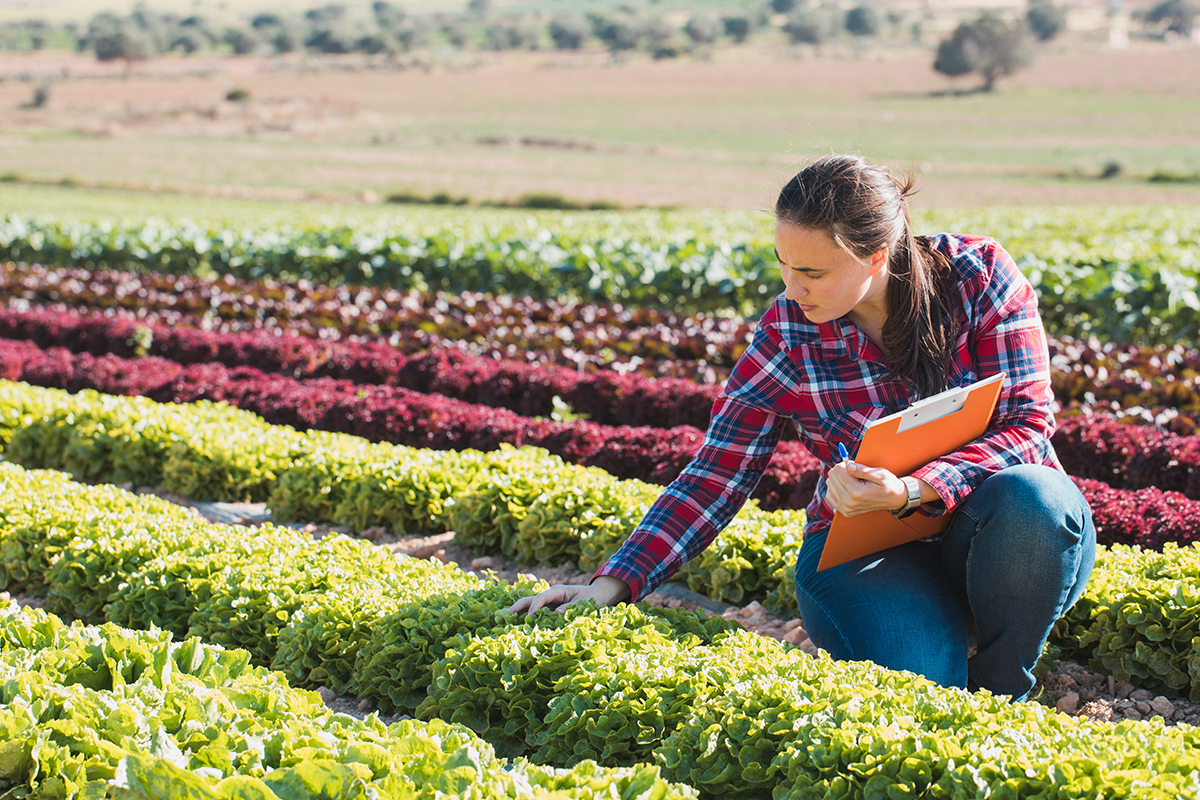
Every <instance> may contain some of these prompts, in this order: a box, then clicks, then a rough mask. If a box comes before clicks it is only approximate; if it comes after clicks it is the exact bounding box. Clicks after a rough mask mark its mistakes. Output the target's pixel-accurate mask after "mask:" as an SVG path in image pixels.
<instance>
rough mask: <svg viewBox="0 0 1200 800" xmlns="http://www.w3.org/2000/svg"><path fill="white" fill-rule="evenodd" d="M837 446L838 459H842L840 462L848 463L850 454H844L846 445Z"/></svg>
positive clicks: (839, 444)
mask: <svg viewBox="0 0 1200 800" xmlns="http://www.w3.org/2000/svg"><path fill="white" fill-rule="evenodd" d="M837 445H838V458H840V459H842V461H849V460H850V454H849V453H847V452H846V445H844V444H842V443H841V442H838V443H837Z"/></svg>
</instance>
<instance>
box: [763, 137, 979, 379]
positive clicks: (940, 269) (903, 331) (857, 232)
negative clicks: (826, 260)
mask: <svg viewBox="0 0 1200 800" xmlns="http://www.w3.org/2000/svg"><path fill="white" fill-rule="evenodd" d="M913 192H914V188H913V179H912V176H911V175H909V176H906V177H905V178H904V179H903V180H898V179H896V178H894V177H893V176H892V175H891V173H889V172H888V170H887V168H886V167H881V166H877V165H875V164H872V163H870V162H869V161H867V160H866V159H864V158H860V157H858V156H847V155H831V156H825V157H823V158H820V159H817V160H816V161H814V162H812V163H811V164H809V165H808V166H807V167H805V168H804V169H803V170H801V172H800V174H798V175H796V177H794V178H792V179H791V181H789V182H788V184H787V186H785V187H783V191H781V192H780V193H779V199H778V200H777V201H776V203H775V218H776V219H777V220H779V221H781V222H788V223H791V224H793V225H798V226H799V227H802V228H811V229H815V230H821V231H825V232H826V233H828V234H829V235H830V237H832V238H833V240H834V241H835V242H836V243H837V244H838V246H839V247H842V248H843V249H845V250H847V251H848V252H850V253H852V254H854V255H856V256H858V257H859V258H863V259H866V258H870V257H871V255H873V254H874V253H877V252H879V251H880V250H882V249H884V248H887V249H888V270H889V272H890V273H891V275H890V277H889V279H888V289H887V308H888V316H887V321H886V322H885V323H884V326H883V342H882V343H881V344H882V347H883V353H884V358H885V359H886V361H887V364H888V367H889V369H890V370H891V375H890V376H889V377H893V378H894V377H901V378H903V379H904V380H905V381H906V382H907V383H908V384H909V387H910V389H912V390H913V391H914V392H915V393H916V395H917V396H918V397H928V396H929V395H931V394H936V393H937V392H940V391H942V390H943V389H946V388H947V383H948V380H949V376H948V372H949V370H950V363H951V356H952V354H953V351H954V343H955V340H956V339H957V338H958V331H959V324H960V323H959V317H958V291H957V288H956V283H955V279H954V272H953V268H952V267H951V266H950V260H949V259H948V258H947V257H946V256H945V254H943V253H941V252H940V251H938V250H936V249H934V247H933V245H932V242H931V241H930V239H929V238H928V237H926V236H913V233H912V225H911V223H910V221H909V216H908V202H907V198H908V197H909V196H910V195H912V194H913Z"/></svg>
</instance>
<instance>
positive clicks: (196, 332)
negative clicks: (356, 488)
mask: <svg viewBox="0 0 1200 800" xmlns="http://www.w3.org/2000/svg"><path fill="white" fill-rule="evenodd" d="M0 337H4V338H8V339H14V340H28V341H32V342H34V343H36V344H37V345H38V346H39V347H41V348H49V347H66V348H68V349H69V350H71V351H72V352H74V353H81V352H87V353H91V354H92V355H102V354H113V355H117V356H121V357H124V358H128V357H131V356H135V355H153V356H160V357H162V358H166V359H168V360H171V361H175V362H177V363H180V364H205V363H219V364H222V365H224V366H226V367H241V366H250V367H254V368H256V369H260V370H263V371H264V372H270V373H279V374H282V375H288V376H291V377H297V378H301V377H302V378H320V377H329V378H338V379H343V380H350V381H354V382H355V383H363V384H379V385H389V386H399V387H401V388H405V389H412V390H414V391H418V392H422V393H427V394H430V393H431V394H440V395H444V396H447V397H452V398H454V399H457V400H463V401H466V402H469V403H480V404H482V405H487V406H493V407H497V408H507V409H509V410H510V411H514V412H516V413H518V414H522V415H524V416H553V415H554V414H555V413H556V405H555V403H556V402H559V403H565V404H566V405H567V406H568V407H569V408H570V409H571V410H572V412H573V413H575V414H577V415H582V416H583V417H584V418H586V419H590V420H591V421H593V422H598V423H602V424H609V425H612V424H623V425H648V426H651V427H662V428H670V427H675V426H678V425H691V426H692V427H695V428H699V429H701V430H704V429H706V428H707V427H708V421H709V411H710V409H711V407H712V403H713V401H714V400H715V399H716V397H717V395H718V394H719V392H720V387H718V386H716V385H712V384H703V383H696V382H692V381H687V380H680V379H658V380H655V379H651V378H648V377H645V376H643V375H641V374H621V373H620V372H617V371H608V370H605V371H601V372H593V373H581V372H580V371H578V370H574V369H565V368H562V367H556V366H548V365H535V364H531V363H528V362H526V361H520V360H497V359H494V358H488V357H478V356H469V355H466V354H464V353H462V352H461V351H459V350H456V349H435V350H434V351H431V352H426V353H423V354H418V355H411V356H405V355H403V354H402V353H400V352H398V351H397V350H396V349H395V348H393V347H392V346H391V345H389V344H386V343H383V342H380V341H364V342H331V341H326V340H323V339H317V338H312V337H307V336H291V335H280V333H279V332H278V331H263V330H258V331H245V332H238V333H232V332H216V331H209V330H204V329H201V328H186V327H185V328H177V327H168V326H165V325H159V324H151V323H148V322H146V321H145V320H140V319H137V318H135V317H132V316H129V315H122V316H116V317H109V316H103V315H98V314H87V315H81V314H76V313H67V312H58V311H49V310H26V311H18V310H15V309H11V308H10V309H2V308H0ZM1051 353H1052V357H1051V363H1052V365H1053V368H1052V371H1051V385H1052V387H1053V388H1054V391H1055V395H1056V397H1057V399H1058V400H1059V402H1060V404H1061V405H1063V406H1064V407H1066V408H1067V409H1068V410H1069V411H1070V412H1072V413H1080V412H1088V413H1091V412H1092V411H1098V412H1102V413H1106V414H1115V415H1119V416H1127V417H1132V418H1133V419H1132V421H1134V422H1144V421H1147V420H1146V419H1145V417H1146V416H1149V417H1150V419H1149V420H1148V421H1151V422H1154V421H1161V423H1162V427H1166V428H1169V429H1171V430H1173V431H1175V432H1178V433H1189V434H1190V433H1192V432H1193V431H1194V430H1195V420H1194V419H1193V418H1194V417H1200V393H1198V389H1200V386H1198V381H1200V354H1197V353H1195V352H1192V351H1186V350H1184V349H1183V348H1181V347H1178V346H1177V347H1175V348H1173V349H1170V350H1165V351H1163V350H1160V351H1152V350H1151V349H1150V348H1145V347H1135V346H1129V345H1126V346H1120V345H1111V344H1110V345H1103V346H1102V345H1100V344H1099V343H1098V342H1092V343H1090V344H1085V343H1081V342H1075V341H1072V340H1066V341H1061V342H1060V341H1052V342H1051ZM555 398H559V400H558V401H556V400H555ZM1153 412H1157V413H1153ZM1160 417H1161V419H1159V418H1160ZM785 438H794V431H792V429H791V428H789V429H788V431H787V432H786V433H785Z"/></svg>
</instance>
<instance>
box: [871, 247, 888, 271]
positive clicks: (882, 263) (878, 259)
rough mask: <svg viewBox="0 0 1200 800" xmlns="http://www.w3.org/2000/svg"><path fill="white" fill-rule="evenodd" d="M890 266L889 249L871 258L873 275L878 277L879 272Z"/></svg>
mask: <svg viewBox="0 0 1200 800" xmlns="http://www.w3.org/2000/svg"><path fill="white" fill-rule="evenodd" d="M887 265H888V249H887V248H886V247H885V248H883V249H882V250H877V251H875V253H874V254H872V256H871V272H870V274H871V275H877V274H878V273H879V270H881V269H883V268H884V267H886V266H887Z"/></svg>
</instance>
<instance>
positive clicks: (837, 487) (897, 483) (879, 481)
mask: <svg viewBox="0 0 1200 800" xmlns="http://www.w3.org/2000/svg"><path fill="white" fill-rule="evenodd" d="M825 485H826V489H827V490H828V494H827V497H828V499H829V504H830V505H831V506H833V510H834V511H837V512H840V513H841V514H842V515H843V516H846V517H853V516H856V515H858V514H865V513H867V512H868V511H879V510H880V509H887V510H888V511H891V510H892V509H896V508H900V507H901V506H903V505H904V503H905V502H906V501H907V500H908V487H907V486H905V485H904V481H902V480H900V479H899V478H897V477H896V476H895V475H894V474H893V473H891V472H889V471H888V470H886V469H882V468H879V467H867V466H864V465H862V464H859V463H856V462H854V461H843V462H841V463H839V464H835V465H834V466H833V467H832V468H831V469H830V470H829V473H828V474H827V475H826V477H825Z"/></svg>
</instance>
